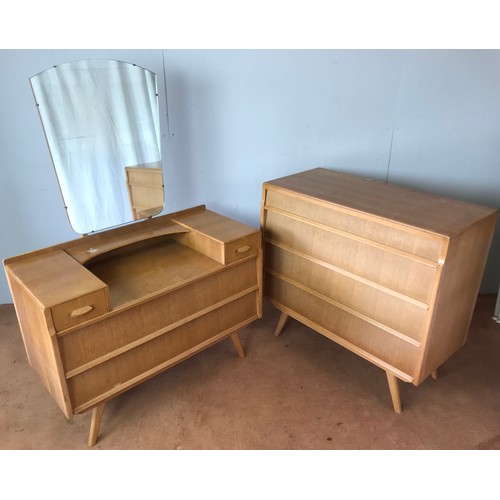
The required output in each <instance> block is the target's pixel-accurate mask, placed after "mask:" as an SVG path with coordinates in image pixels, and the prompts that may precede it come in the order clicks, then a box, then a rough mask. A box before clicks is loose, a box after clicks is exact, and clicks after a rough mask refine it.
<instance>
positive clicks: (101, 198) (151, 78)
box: [30, 59, 164, 234]
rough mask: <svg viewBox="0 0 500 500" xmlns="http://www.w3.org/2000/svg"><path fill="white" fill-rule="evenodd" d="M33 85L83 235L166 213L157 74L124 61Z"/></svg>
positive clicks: (52, 75)
mask: <svg viewBox="0 0 500 500" xmlns="http://www.w3.org/2000/svg"><path fill="white" fill-rule="evenodd" d="M30 83H31V87H32V89H33V94H34V97H35V101H36V105H37V107H38V111H39V114H40V118H41V121H42V125H43V129H44V132H45V137H46V139H47V143H48V146H49V150H50V155H51V157H52V162H53V164H54V168H55V170H56V174H57V179H58V182H59V186H60V188H61V193H62V196H63V199H64V204H65V208H66V210H67V213H68V217H69V220H70V223H71V226H72V227H73V229H74V230H75V231H76V232H77V233H80V234H87V233H91V232H94V231H99V230H102V229H106V228H109V227H113V226H117V225H121V224H125V223H127V222H131V221H133V220H137V219H142V218H146V217H150V216H153V215H156V214H159V213H160V212H161V211H162V210H163V205H164V191H163V172H162V165H161V150H160V121H159V108H158V91H157V79H156V74H155V73H152V72H151V71H149V70H146V69H144V68H141V67H140V66H137V65H135V64H130V63H126V62H122V61H114V60H110V59H85V60H79V61H73V62H69V63H65V64H61V65H58V66H53V67H52V68H49V69H47V70H45V71H42V72H41V73H38V74H37V75H35V76H33V77H31V78H30Z"/></svg>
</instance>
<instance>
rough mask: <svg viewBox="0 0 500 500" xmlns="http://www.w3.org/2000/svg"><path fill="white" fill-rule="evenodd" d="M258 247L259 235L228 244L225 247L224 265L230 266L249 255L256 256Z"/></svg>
mask: <svg viewBox="0 0 500 500" xmlns="http://www.w3.org/2000/svg"><path fill="white" fill-rule="evenodd" d="M259 247H260V233H255V234H252V235H250V236H247V237H246V238H241V239H239V240H237V241H233V242H231V243H228V244H227V245H226V247H225V264H232V263H233V262H237V261H238V260H241V259H245V258H246V257H250V256H251V255H257V254H258V253H259Z"/></svg>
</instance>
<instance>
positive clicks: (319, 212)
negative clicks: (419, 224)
mask: <svg viewBox="0 0 500 500" xmlns="http://www.w3.org/2000/svg"><path fill="white" fill-rule="evenodd" d="M265 202H266V203H265V208H267V209H268V210H273V209H278V210H281V211H283V212H286V213H288V214H291V215H295V216H299V217H302V218H304V219H307V220H310V221H315V222H317V223H320V224H324V225H326V226H329V227H332V228H334V229H338V230H340V231H345V232H347V233H350V234H352V235H354V236H358V237H361V238H366V239H368V240H370V241H374V242H378V243H380V244H383V245H388V246H390V247H392V248H396V249H399V250H401V251H404V252H408V253H409V254H412V255H416V256H419V257H422V258H426V259H429V260H431V261H434V262H438V260H439V258H440V256H441V249H442V244H443V241H442V239H441V238H440V237H438V236H436V235H432V234H429V233H425V232H423V231H422V232H418V234H417V232H416V231H417V230H415V229H411V228H406V229H404V228H403V226H400V227H394V226H392V225H390V224H387V223H385V224H384V223H382V222H377V221H376V219H375V218H374V217H370V218H366V216H364V214H357V213H350V212H349V210H347V209H341V208H337V207H335V206H333V205H331V206H329V205H325V204H321V203H318V202H315V201H312V200H308V199H307V198H301V197H299V196H296V195H295V196H294V195H293V194H289V193H287V192H286V191H274V190H267V191H266V200H265Z"/></svg>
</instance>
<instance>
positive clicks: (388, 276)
mask: <svg viewBox="0 0 500 500" xmlns="http://www.w3.org/2000/svg"><path fill="white" fill-rule="evenodd" d="M496 217H497V210H496V209H492V208H489V207H485V206H479V205H474V204H469V203H464V202H461V201H458V200H454V199H450V198H444V197H440V196H436V195H432V194H429V193H425V192H421V191H416V190H413V189H408V188H405V187H402V186H398V185H394V184H389V183H385V182H382V181H377V180H373V179H366V178H362V177H358V176H353V175H348V174H344V173H340V172H335V171H332V170H329V169H324V168H318V169H313V170H309V171H306V172H302V173H298V174H295V175H291V176H287V177H283V178H281V179H276V180H273V181H269V182H266V183H264V185H263V198H262V206H261V224H262V230H263V235H264V294H265V296H266V297H268V298H269V299H270V301H271V302H272V303H273V304H274V306H276V307H277V308H278V309H279V310H281V311H282V315H281V317H280V321H279V323H278V326H277V329H276V335H279V334H280V333H281V330H282V329H283V326H284V324H285V321H286V319H287V317H288V316H291V317H293V318H295V319H296V320H298V321H300V322H302V323H304V324H305V325H307V326H309V327H311V328H312V329H314V330H316V331H318V332H319V333H321V334H323V335H325V336H326V337H328V338H330V339H331V340H333V341H335V342H337V343H339V344H340V345H342V346H344V347H346V348H347V349H350V350H351V351H353V352H354V353H356V354H358V355H359V356H361V357H363V358H365V359H366V360H368V361H370V362H372V363H374V364H375V365H377V366H378V367H380V368H382V369H383V370H385V371H386V372H387V377H388V381H389V388H390V391H391V396H392V401H393V404H394V409H395V411H397V412H398V413H399V412H400V411H401V403H400V398H399V391H398V384H397V380H398V379H399V380H402V381H405V382H410V383H413V384H414V385H419V384H420V383H421V382H422V381H423V380H425V379H426V378H427V377H428V376H429V375H431V374H432V375H433V376H434V377H435V376H436V375H437V368H438V367H439V366H440V365H442V364H443V363H444V362H445V361H446V360H447V359H448V358H449V357H450V356H451V355H452V354H453V353H455V352H456V351H457V350H458V349H459V348H460V347H461V346H462V345H463V344H464V343H465V341H466V338H467V333H468V329H469V325H470V320H471V317H472V313H473V310H474V306H475V302H476V299H477V295H478V291H479V286H480V282H481V279H482V275H483V272H484V267H485V263H486V258H487V256H488V252H489V248H490V244H491V239H492V236H493V232H494V227H495V221H496Z"/></svg>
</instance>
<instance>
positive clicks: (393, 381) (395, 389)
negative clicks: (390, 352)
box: [386, 372, 401, 413]
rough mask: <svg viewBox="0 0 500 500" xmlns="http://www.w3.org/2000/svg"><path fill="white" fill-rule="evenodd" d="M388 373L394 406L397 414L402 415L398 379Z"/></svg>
mask: <svg viewBox="0 0 500 500" xmlns="http://www.w3.org/2000/svg"><path fill="white" fill-rule="evenodd" d="M386 373H387V382H389V391H390V392H391V399H392V406H394V411H395V412H396V413H401V399H400V397H399V385H398V379H397V378H396V377H395V376H394V375H393V374H392V373H389V372H386Z"/></svg>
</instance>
